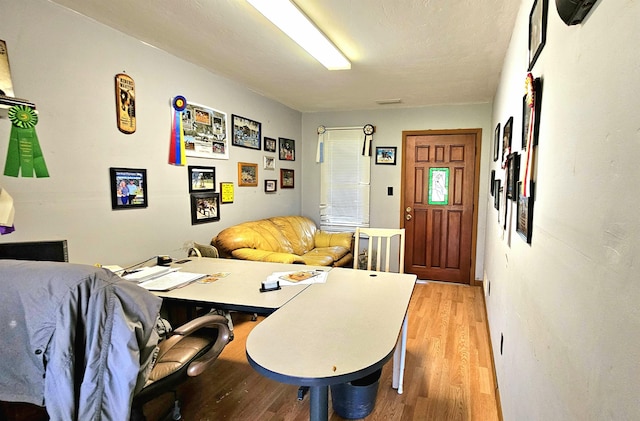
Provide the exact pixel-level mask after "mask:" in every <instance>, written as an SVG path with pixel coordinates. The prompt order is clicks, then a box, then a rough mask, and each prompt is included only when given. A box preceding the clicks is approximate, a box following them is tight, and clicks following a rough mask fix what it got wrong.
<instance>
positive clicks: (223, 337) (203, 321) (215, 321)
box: [157, 314, 230, 377]
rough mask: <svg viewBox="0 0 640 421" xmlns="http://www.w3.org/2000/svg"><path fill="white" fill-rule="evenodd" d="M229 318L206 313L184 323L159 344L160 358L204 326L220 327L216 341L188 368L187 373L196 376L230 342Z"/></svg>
mask: <svg viewBox="0 0 640 421" xmlns="http://www.w3.org/2000/svg"><path fill="white" fill-rule="evenodd" d="M227 323H228V322H227V319H226V318H225V317H224V316H219V315H217V314H206V315H204V316H201V317H198V318H197V319H194V320H191V321H189V322H187V323H185V324H184V325H182V326H180V327H178V328H176V329H175V330H174V331H173V334H172V335H171V337H170V338H169V339H166V340H164V341H162V342H161V343H160V344H159V348H160V351H159V353H158V358H157V359H158V360H160V359H161V358H162V356H163V355H164V354H166V353H167V352H168V351H169V350H170V349H171V348H173V347H174V346H176V345H177V344H178V343H179V342H180V341H181V340H182V339H184V338H186V337H188V336H189V335H191V334H193V333H195V332H197V331H198V330H200V329H202V328H207V327H209V328H216V329H218V337H217V338H216V341H215V343H214V344H213V346H212V347H211V349H209V351H207V352H206V353H205V354H204V355H202V356H201V357H200V358H198V359H196V360H194V361H193V362H191V364H190V365H189V368H188V369H187V375H189V376H191V377H195V376H197V375H199V374H200V373H202V372H203V371H204V370H205V369H206V368H207V367H208V366H209V365H210V364H211V363H212V362H213V361H214V360H215V359H216V358H217V357H218V355H220V353H221V352H222V350H223V349H224V347H225V346H226V345H227V343H229V335H230V331H229V325H228V324H227Z"/></svg>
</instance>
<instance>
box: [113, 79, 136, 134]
mask: <svg viewBox="0 0 640 421" xmlns="http://www.w3.org/2000/svg"><path fill="white" fill-rule="evenodd" d="M116 120H117V124H118V130H120V131H121V132H122V133H125V134H131V133H134V132H135V131H136V87H135V83H134V82H133V79H131V77H129V76H128V75H125V74H124V73H119V74H117V75H116Z"/></svg>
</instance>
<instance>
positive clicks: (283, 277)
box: [267, 270, 329, 286]
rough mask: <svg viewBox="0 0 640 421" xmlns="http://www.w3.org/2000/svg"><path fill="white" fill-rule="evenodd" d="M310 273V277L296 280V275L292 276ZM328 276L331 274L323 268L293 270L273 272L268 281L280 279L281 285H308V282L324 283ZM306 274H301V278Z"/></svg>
mask: <svg viewBox="0 0 640 421" xmlns="http://www.w3.org/2000/svg"><path fill="white" fill-rule="evenodd" d="M302 273H308V274H309V275H311V276H309V277H307V278H306V279H301V280H300V281H297V280H295V279H296V278H298V277H296V276H294V277H293V278H291V275H292V274H302ZM327 276H329V273H328V272H325V271H322V270H308V271H304V270H296V271H293V272H273V273H272V274H271V275H269V276H268V277H267V281H272V282H275V281H279V282H280V286H286V285H307V284H324V283H325V282H327ZM305 277H306V276H301V277H300V278H305Z"/></svg>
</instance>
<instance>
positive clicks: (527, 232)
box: [516, 181, 533, 244]
mask: <svg viewBox="0 0 640 421" xmlns="http://www.w3.org/2000/svg"><path fill="white" fill-rule="evenodd" d="M530 186H531V195H530V196H529V197H524V195H523V194H522V181H520V182H518V192H519V193H518V206H517V210H516V232H517V233H518V234H520V236H521V237H522V238H523V239H524V240H525V241H526V242H527V244H531V232H532V227H533V181H532V182H531V184H530Z"/></svg>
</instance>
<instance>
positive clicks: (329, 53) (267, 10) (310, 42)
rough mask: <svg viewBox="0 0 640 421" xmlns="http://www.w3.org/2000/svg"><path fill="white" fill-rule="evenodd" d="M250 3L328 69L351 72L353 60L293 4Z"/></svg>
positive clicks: (254, 0) (259, 0) (260, 0)
mask: <svg viewBox="0 0 640 421" xmlns="http://www.w3.org/2000/svg"><path fill="white" fill-rule="evenodd" d="M247 1H248V2H249V4H251V5H252V6H253V7H255V8H256V9H258V11H259V12H260V13H262V14H263V15H264V16H265V17H266V18H267V19H269V20H270V21H271V22H272V23H273V24H274V25H276V26H277V27H278V28H280V29H281V30H282V32H284V33H285V34H287V35H288V36H289V37H290V38H291V39H292V40H294V41H295V42H297V43H298V45H300V46H301V47H302V48H304V49H305V50H306V51H307V52H308V53H309V54H311V55H312V56H313V57H314V58H315V59H316V60H318V61H319V62H320V63H322V64H323V65H324V66H325V67H326V68H327V69H329V70H346V69H351V63H350V62H349V60H347V58H346V57H345V56H344V55H343V54H342V53H341V52H340V50H338V49H337V48H336V46H335V45H333V44H332V43H331V41H329V39H328V38H327V37H326V36H325V35H324V34H323V33H322V32H320V30H319V29H318V28H317V27H316V26H315V25H314V24H313V22H311V20H309V18H308V17H307V16H306V15H305V14H304V13H302V11H301V10H300V9H298V7H297V6H296V5H295V4H293V3H292V2H291V1H289V0H247Z"/></svg>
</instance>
